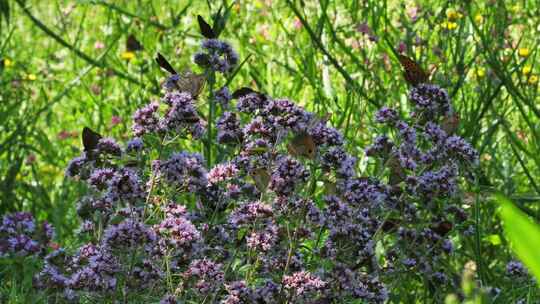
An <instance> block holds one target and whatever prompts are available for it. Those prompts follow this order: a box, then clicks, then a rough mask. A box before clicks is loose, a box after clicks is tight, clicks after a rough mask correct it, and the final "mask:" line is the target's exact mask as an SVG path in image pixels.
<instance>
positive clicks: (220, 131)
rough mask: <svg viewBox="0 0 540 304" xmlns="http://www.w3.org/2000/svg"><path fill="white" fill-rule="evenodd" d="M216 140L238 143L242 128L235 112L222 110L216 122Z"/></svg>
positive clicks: (225, 142) (221, 142) (224, 142)
mask: <svg viewBox="0 0 540 304" xmlns="http://www.w3.org/2000/svg"><path fill="white" fill-rule="evenodd" d="M216 127H217V140H218V143H220V144H239V143H241V142H242V129H241V128H240V122H239V121H238V117H237V116H236V114H235V113H232V112H224V113H223V114H222V115H221V117H220V118H219V120H218V121H217V124H216Z"/></svg>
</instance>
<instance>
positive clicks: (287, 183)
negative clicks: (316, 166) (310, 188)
mask: <svg viewBox="0 0 540 304" xmlns="http://www.w3.org/2000/svg"><path fill="white" fill-rule="evenodd" d="M308 177H309V171H308V170H306V169H305V168H304V166H303V165H302V164H301V163H300V162H299V161H298V160H296V159H294V158H291V157H288V156H284V157H281V158H280V159H279V160H278V164H277V168H276V169H275V170H274V172H273V173H272V176H271V178H270V189H271V190H273V191H274V192H276V193H277V194H278V195H289V194H292V193H293V192H294V190H295V189H296V186H297V185H299V184H302V183H304V182H306V181H307V180H308Z"/></svg>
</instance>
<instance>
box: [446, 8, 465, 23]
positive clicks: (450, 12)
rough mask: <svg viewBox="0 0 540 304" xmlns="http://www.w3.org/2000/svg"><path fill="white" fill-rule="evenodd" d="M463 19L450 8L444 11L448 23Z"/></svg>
mask: <svg viewBox="0 0 540 304" xmlns="http://www.w3.org/2000/svg"><path fill="white" fill-rule="evenodd" d="M461 17H463V15H462V14H461V13H460V12H457V11H456V10H455V9H453V8H451V9H448V10H447V11H446V18H448V20H449V21H456V20H458V19H459V18H461Z"/></svg>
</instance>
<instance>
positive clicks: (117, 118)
mask: <svg viewBox="0 0 540 304" xmlns="http://www.w3.org/2000/svg"><path fill="white" fill-rule="evenodd" d="M121 122H122V118H121V117H120V116H116V115H115V116H113V117H111V125H112V126H116V125H117V124H119V123H121Z"/></svg>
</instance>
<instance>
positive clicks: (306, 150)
mask: <svg viewBox="0 0 540 304" xmlns="http://www.w3.org/2000/svg"><path fill="white" fill-rule="evenodd" d="M287 149H288V151H289V154H291V155H293V156H296V157H298V156H303V157H306V158H309V159H314V158H315V155H316V153H317V145H315V140H314V139H313V136H311V135H310V134H309V133H307V132H301V133H299V134H297V135H295V136H294V137H293V139H292V140H291V142H290V143H289V144H288V145H287Z"/></svg>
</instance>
